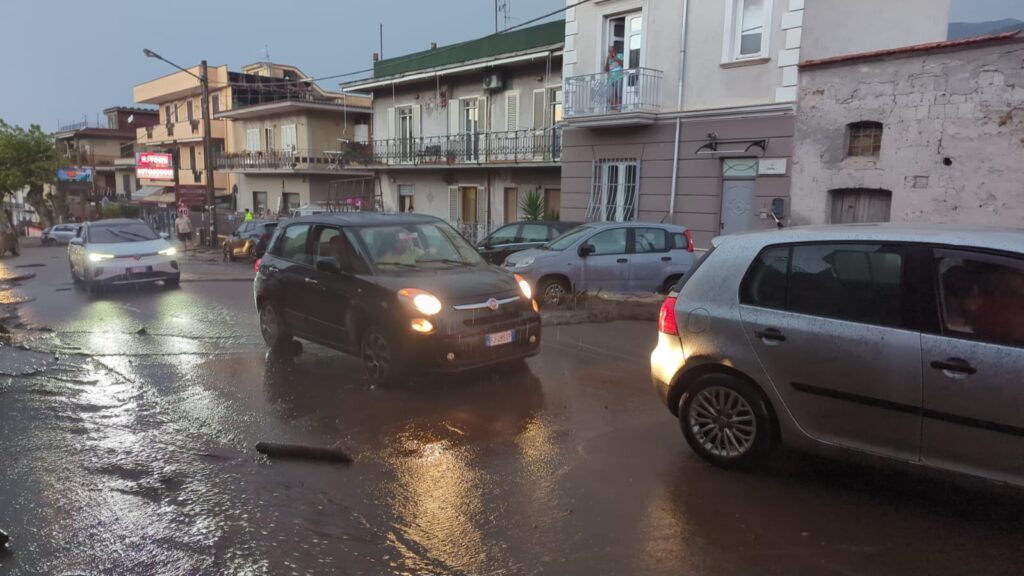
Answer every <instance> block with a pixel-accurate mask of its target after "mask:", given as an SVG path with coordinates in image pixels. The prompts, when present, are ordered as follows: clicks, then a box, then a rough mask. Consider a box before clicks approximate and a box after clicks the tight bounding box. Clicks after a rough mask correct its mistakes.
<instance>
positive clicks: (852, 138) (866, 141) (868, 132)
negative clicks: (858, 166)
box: [846, 121, 882, 157]
mask: <svg viewBox="0 0 1024 576" xmlns="http://www.w3.org/2000/svg"><path fill="white" fill-rule="evenodd" d="M847 139H848V142H849V144H848V146H847V149H846V155H847V156H874V157H877V156H878V153H879V152H880V151H881V150H882V123H881V122H869V121H865V122H854V123H852V124H849V125H847Z"/></svg>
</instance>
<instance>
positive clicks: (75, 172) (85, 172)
mask: <svg viewBox="0 0 1024 576" xmlns="http://www.w3.org/2000/svg"><path fill="white" fill-rule="evenodd" d="M57 180H58V181H60V182H92V168H79V167H77V166H71V167H69V168H58V169H57Z"/></svg>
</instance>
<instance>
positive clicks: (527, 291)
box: [515, 274, 533, 300]
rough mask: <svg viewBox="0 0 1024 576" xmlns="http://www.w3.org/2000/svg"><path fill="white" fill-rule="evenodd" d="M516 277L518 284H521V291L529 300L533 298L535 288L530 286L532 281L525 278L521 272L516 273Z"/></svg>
mask: <svg viewBox="0 0 1024 576" xmlns="http://www.w3.org/2000/svg"><path fill="white" fill-rule="evenodd" d="M515 277H516V284H519V291H520V292H522V293H523V296H524V297H526V299H527V300H530V299H531V298H533V288H531V287H530V283H529V282H527V281H526V278H523V277H522V276H520V275H519V274H516V275H515Z"/></svg>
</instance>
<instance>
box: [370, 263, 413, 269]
mask: <svg viewBox="0 0 1024 576" xmlns="http://www.w3.org/2000/svg"><path fill="white" fill-rule="evenodd" d="M377 266H400V267H402V268H417V266H416V265H415V264H406V263H405V262H377Z"/></svg>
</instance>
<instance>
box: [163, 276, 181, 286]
mask: <svg viewBox="0 0 1024 576" xmlns="http://www.w3.org/2000/svg"><path fill="white" fill-rule="evenodd" d="M164 287H166V288H179V287H181V274H175V275H174V276H171V277H169V278H164Z"/></svg>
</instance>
